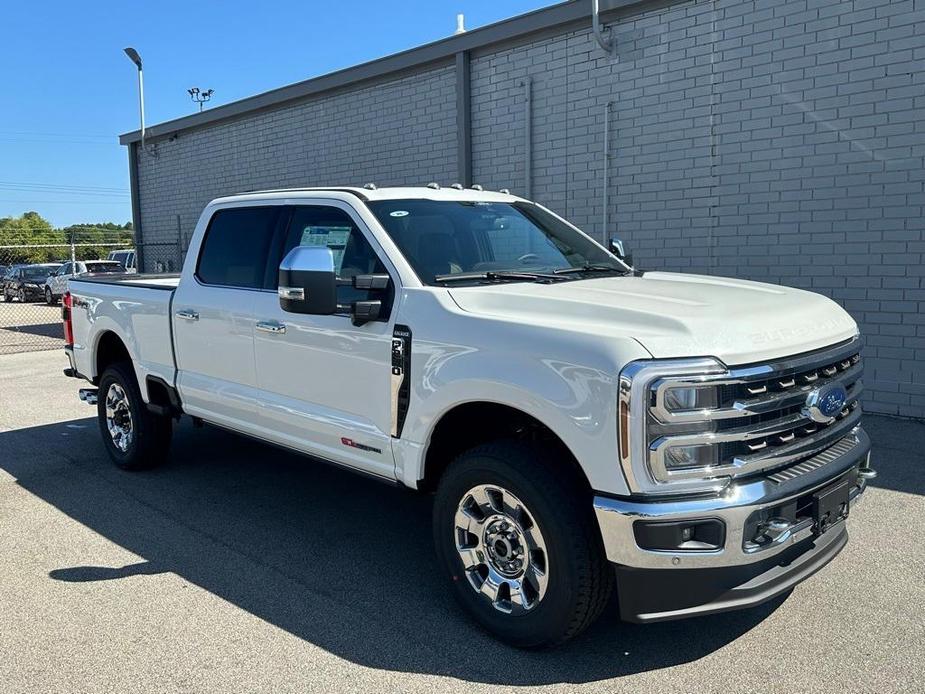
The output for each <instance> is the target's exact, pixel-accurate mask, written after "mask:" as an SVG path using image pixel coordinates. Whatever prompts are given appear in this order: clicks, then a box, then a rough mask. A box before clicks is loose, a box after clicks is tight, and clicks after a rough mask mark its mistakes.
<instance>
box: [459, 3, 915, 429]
mask: <svg viewBox="0 0 925 694" xmlns="http://www.w3.org/2000/svg"><path fill="white" fill-rule="evenodd" d="M612 31H613V33H614V35H615V40H616V44H617V51H616V53H617V55H616V57H614V58H609V57H607V56H605V55H604V54H603V53H602V52H601V51H600V50H599V49H598V47H597V45H596V43H595V42H594V39H593V37H592V35H591V33H590V31H589V30H581V31H573V32H570V33H568V34H563V35H560V36H555V37H551V38H547V39H544V40H541V41H537V42H534V43H532V44H529V45H523V46H518V47H515V48H509V49H507V50H502V51H498V52H495V53H492V54H489V55H484V56H480V57H478V58H477V59H475V60H474V61H473V64H472V99H473V103H472V124H473V157H474V160H473V177H474V180H475V181H477V182H479V183H482V184H485V185H486V186H488V187H510V188H511V189H512V190H514V191H515V192H523V191H524V187H525V184H526V174H525V171H526V168H525V167H526V162H525V145H524V135H523V133H524V127H525V121H524V119H525V114H526V110H525V104H524V89H523V87H522V86H521V85H522V83H523V82H524V80H526V79H530V80H531V84H532V93H533V111H532V113H533V115H532V119H533V191H532V192H533V197H534V198H535V199H537V200H539V201H540V202H543V203H544V204H546V205H548V206H550V207H552V208H553V209H556V210H557V211H559V212H562V213H564V214H565V215H566V216H568V217H569V218H570V219H572V220H573V221H575V222H576V223H577V224H578V225H579V226H581V227H582V228H584V229H585V230H587V231H589V232H591V233H593V234H594V235H596V236H597V237H598V238H601V237H603V236H605V235H610V234H612V233H614V232H616V233H617V234H619V235H620V236H621V237H622V238H623V239H624V240H625V241H627V243H628V245H629V247H630V248H631V249H632V250H633V251H634V255H635V258H636V261H637V264H638V265H639V266H640V267H643V268H646V269H664V270H677V271H683V272H699V273H707V274H717V275H730V276H735V277H744V278H748V279H755V280H761V281H765V282H773V283H779V284H786V285H790V286H796V287H802V288H805V289H810V290H812V291H816V292H819V293H821V294H824V295H826V296H829V297H831V298H833V299H834V300H836V301H837V302H839V303H840V304H841V305H842V306H844V307H845V308H846V309H847V310H848V311H849V312H850V313H851V314H852V315H853V316H854V317H855V318H856V319H857V321H858V322H859V324H860V326H861V331H862V333H863V335H864V338H865V342H866V347H865V359H866V368H867V375H866V377H865V380H866V385H867V388H868V391H867V396H866V407H867V409H868V410H870V411H877V412H884V413H889V414H900V415H906V416H914V417H925V311H923V307H925V285H923V279H922V278H923V275H925V269H923V265H922V255H923V253H925V239H923V227H925V223H923V206H925V193H923V180H925V167H923V164H925V161H923V157H925V110H923V107H925V72H923V70H922V68H923V67H925V3H920V4H919V5H916V3H913V2H911V1H906V2H901V1H900V2H897V1H896V0H893V1H892V2H891V1H890V0H856V1H855V2H846V1H843V0H800V1H798V2H782V1H776V2H742V1H740V0H717V1H711V0H697V1H695V2H683V3H677V4H674V5H671V6H669V7H666V8H663V9H658V10H655V11H649V12H643V13H641V14H638V15H636V16H633V17H631V18H627V19H624V20H622V21H619V22H617V23H616V24H614V25H613V27H612ZM608 102H611V104H612V105H611V110H610V133H611V141H610V146H611V158H610V160H609V162H608V165H609V175H610V182H611V190H610V200H611V202H612V205H611V209H610V210H609V219H610V224H609V226H610V230H608V231H609V233H606V234H605V232H604V230H603V228H602V226H603V215H602V212H603V210H602V208H601V202H602V199H603V196H602V194H601V181H602V173H603V171H604V165H605V164H604V141H603V136H604V113H605V108H606V105H607V103H608Z"/></svg>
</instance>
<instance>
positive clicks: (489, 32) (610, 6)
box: [119, 0, 647, 145]
mask: <svg viewBox="0 0 925 694" xmlns="http://www.w3.org/2000/svg"><path fill="white" fill-rule="evenodd" d="M646 1H647V0H603V2H602V3H601V4H602V11H608V12H610V11H613V10H617V9H621V8H625V7H628V6H631V5H636V4H642V3H643V2H646ZM585 20H586V21H587V23H588V24H589V25H590V23H591V2H590V0H567V1H566V2H561V3H559V4H556V5H551V6H550V7H543V8H540V9H538V10H534V11H532V12H528V13H526V14H522V15H518V16H516V17H511V18H509V19H504V20H501V21H499V22H495V23H494V24H489V25H487V26H484V27H479V28H477V29H472V30H469V31H466V32H465V33H463V34H457V35H453V36H448V37H446V38H443V39H439V40H437V41H433V42H431V43H427V44H424V45H423V46H417V47H415V48H410V49H408V50H405V51H401V52H399V53H393V54H391V55H388V56H385V57H383V58H377V59H376V60H372V61H369V62H366V63H361V64H360V65H354V66H352V67H348V68H344V69H342V70H337V71H335V72H330V73H327V74H325V75H321V76H319V77H313V78H311V79H307V80H304V81H302V82H296V83H294V84H289V85H286V86H283V87H279V88H277V89H272V90H270V91H267V92H262V93H260V94H256V95H254V96H250V97H245V98H244V99H239V100H238V101H233V102H231V103H229V104H225V105H223V106H217V107H215V108H212V109H209V110H207V111H203V112H202V113H195V114H192V115H189V116H183V117H181V118H176V119H173V120H169V121H165V122H163V123H159V124H157V125H154V126H152V127H150V128H148V129H147V130H146V131H145V137H146V139H156V138H159V137H163V136H165V135H170V134H172V133H176V132H179V131H182V130H191V129H194V128H199V127H203V126H206V125H209V124H213V123H216V122H219V121H223V120H228V119H231V118H235V117H238V116H241V115H245V114H248V113H254V112H258V111H262V110H265V109H272V108H277V107H279V106H281V105H283V104H285V103H287V102H290V101H295V100H298V99H303V98H306V97H309V96H312V95H315V94H319V93H322V92H327V91H330V90H333V89H338V88H342V87H346V86H348V85H352V84H357V83H360V82H365V81H368V80H373V79H377V78H381V77H385V76H387V75H390V74H395V73H399V72H402V71H407V70H411V69H415V68H422V67H425V66H427V65H434V64H438V63H440V62H441V61H444V60H445V61H449V60H451V59H453V57H454V56H455V55H456V54H457V53H459V52H461V51H471V50H475V49H479V48H484V47H486V46H490V45H493V44H497V43H501V42H504V41H509V40H512V39H517V38H519V37H522V36H526V35H529V34H533V33H536V32H541V31H544V30H549V29H551V28H554V27H558V26H562V25H567V24H570V23H574V22H581V21H585ZM448 64H449V63H448ZM140 140H141V131H140V130H134V131H131V132H127V133H124V134H123V135H120V136H119V143H120V144H123V145H128V144H131V143H132V142H138V141H140Z"/></svg>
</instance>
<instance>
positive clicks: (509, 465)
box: [433, 441, 613, 648]
mask: <svg viewBox="0 0 925 694" xmlns="http://www.w3.org/2000/svg"><path fill="white" fill-rule="evenodd" d="M562 463H563V461H561V460H558V459H557V457H556V456H555V455H554V454H552V453H550V452H549V451H548V450H545V449H544V448H542V447H540V446H538V445H535V444H529V443H521V442H518V441H498V442H494V443H489V444H485V445H482V446H478V447H476V448H473V449H472V450H470V451H467V452H466V453H463V454H462V455H461V456H459V457H458V458H457V459H456V460H455V461H453V462H452V463H451V464H450V466H449V468H448V469H447V470H446V472H445V473H444V475H443V477H442V479H441V480H440V483H439V485H438V488H437V493H436V498H435V500H434V518H433V531H434V543H435V546H436V551H437V557H438V560H439V562H440V564H441V565H442V567H443V569H444V570H445V572H446V574H447V577H448V578H449V579H450V583H451V585H452V590H453V593H454V594H455V596H456V598H457V600H459V602H460V604H461V605H462V606H463V608H464V609H465V610H466V611H467V612H468V613H469V614H470V615H471V616H472V617H473V618H474V619H475V621H476V622H478V623H479V624H480V625H481V626H482V627H483V628H485V629H486V630H488V631H489V632H491V633H492V634H493V635H494V636H496V637H498V638H499V639H500V640H502V641H503V642H505V643H507V644H509V645H511V646H516V647H520V648H538V647H546V646H554V645H557V644H560V643H562V642H564V641H566V640H568V639H570V638H572V637H574V636H576V635H577V634H579V633H581V632H582V631H584V629H586V628H587V627H588V626H589V625H590V624H591V623H592V622H593V621H594V620H595V619H596V618H597V617H598V616H599V615H600V613H601V611H602V610H603V609H604V607H605V606H606V604H607V601H608V599H609V598H610V595H611V593H612V590H613V570H612V569H611V567H610V565H609V564H608V563H607V561H606V559H605V555H604V548H603V544H602V542H601V537H600V531H599V530H598V528H597V526H596V521H595V520H594V517H593V513H592V509H591V498H590V495H589V494H588V492H587V489H586V488H584V487H583V485H582V484H580V482H579V481H578V480H577V479H574V478H573V476H572V473H571V471H570V470H569V469H568V468H567V467H565V466H564V465H563V464H562ZM499 496H500V499H499ZM486 499H487V501H488V503H487V505H486V504H485V503H484V501H485V500H486ZM499 502H500V503H499ZM518 508H519V509H521V510H518ZM499 509H506V511H505V513H499ZM479 516H481V517H482V519H481V520H477V519H478V517H479ZM457 518H459V521H457ZM515 518H516V519H517V522H515V523H511V522H509V521H508V519H511V520H513V519H515ZM493 519H494V520H493ZM505 523H506V524H507V528H508V530H507V531H506V532H505V531H504V524H505ZM463 524H467V525H468V527H467V529H466V530H462V529H461V527H460V526H461V525H463ZM471 530H475V531H476V532H474V533H472V532H469V531H471ZM498 538H500V544H499V540H498ZM460 545H461V546H462V547H463V549H462V550H460V549H459V547H460ZM540 545H542V547H540ZM490 547H493V549H489V548H490ZM518 550H520V551H519V552H518ZM463 556H466V560H465V561H464V559H463ZM511 557H516V559H515V560H514V561H512V562H509V563H505V558H508V559H509V558H511ZM523 558H525V561H524V559H523ZM466 564H469V568H468V569H467V567H466ZM499 567H500V568H499ZM505 570H506V572H507V573H504V572H505ZM518 575H519V576H520V578H517V576H518ZM541 575H542V577H541ZM512 577H513V578H512ZM502 581H504V582H506V583H507V585H508V588H507V589H504V588H503V587H500V589H498V590H497V593H495V589H494V588H493V586H500V585H501V583H502ZM544 584H545V585H544ZM486 586H487V588H486ZM518 586H520V588H519V590H515V589H517V588H518ZM480 591H485V592H487V593H488V594H489V595H495V594H496V595H497V598H498V599H497V601H494V600H492V598H491V597H488V596H486V594H484V592H480ZM517 593H520V594H521V595H522V596H523V597H522V598H521V599H520V600H514V595H516V594H517ZM531 603H532V605H531Z"/></svg>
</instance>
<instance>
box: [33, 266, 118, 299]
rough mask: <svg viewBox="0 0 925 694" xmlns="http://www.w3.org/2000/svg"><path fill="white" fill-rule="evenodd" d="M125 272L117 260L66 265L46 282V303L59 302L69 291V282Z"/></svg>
mask: <svg viewBox="0 0 925 694" xmlns="http://www.w3.org/2000/svg"><path fill="white" fill-rule="evenodd" d="M114 272H125V268H124V267H123V266H122V263H119V262H117V261H115V260H78V261H77V262H76V263H74V264H73V265H72V264H71V263H70V262H67V263H64V265H62V266H61V267H60V268H58V270H57V271H56V272H55V273H54V274H53V275H51V276H50V277H49V278H48V279H47V280H45V290H44V294H45V303H46V304H48V305H49V306H52V305H54V304H56V303H57V302H58V299H60V298H61V297H62V296H63V295H64V292H66V291H67V283H68V280H70V279H72V278H74V277H79V276H80V275H87V274H112V273H114Z"/></svg>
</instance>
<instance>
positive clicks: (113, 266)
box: [87, 262, 122, 272]
mask: <svg viewBox="0 0 925 694" xmlns="http://www.w3.org/2000/svg"><path fill="white" fill-rule="evenodd" d="M87 272H122V266H121V265H120V264H119V263H109V262H99V263H87Z"/></svg>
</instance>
